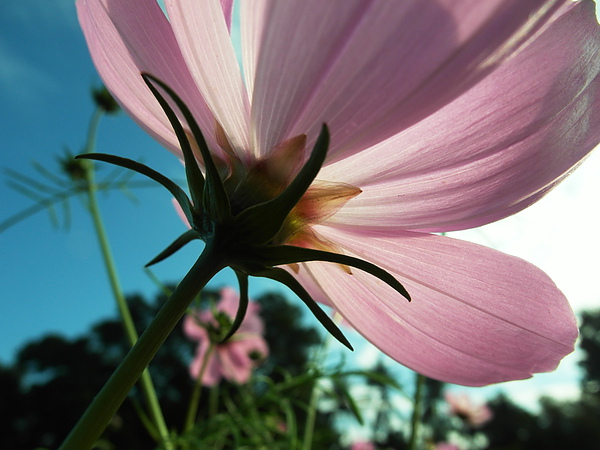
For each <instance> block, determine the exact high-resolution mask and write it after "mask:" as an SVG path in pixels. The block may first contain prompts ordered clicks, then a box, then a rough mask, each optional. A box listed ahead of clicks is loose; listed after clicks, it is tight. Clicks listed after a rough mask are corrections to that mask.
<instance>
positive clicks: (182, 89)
mask: <svg viewBox="0 0 600 450" xmlns="http://www.w3.org/2000/svg"><path fill="white" fill-rule="evenodd" d="M77 13H78V16H79V22H80V24H81V27H82V29H83V33H84V35H85V38H86V41H87V44H88V47H89V49H90V52H91V55H92V59H93V60H94V63H95V65H96V68H97V70H98V72H99V74H100V76H101V77H102V80H103V81H104V83H105V84H106V86H107V88H108V89H109V90H110V91H111V93H112V94H113V95H114V96H115V98H116V99H117V100H118V101H119V103H120V104H121V106H122V107H123V109H125V111H127V113H128V114H129V115H130V116H131V117H132V118H133V119H134V120H135V121H136V122H137V123H138V124H139V125H140V126H141V127H142V128H144V129H145V130H146V131H147V132H148V133H149V134H150V135H152V136H153V137H154V138H156V139H157V140H158V141H159V142H161V143H162V144H163V145H165V146H166V147H167V148H169V149H170V150H171V151H172V152H174V153H175V154H177V155H178V156H180V155H181V150H180V149H179V144H178V142H177V139H176V137H175V134H174V133H173V130H172V128H171V125H170V124H169V122H168V120H167V118H166V116H165V114H164V112H163V110H162V109H161V107H160V105H159V104H158V102H157V101H156V99H155V98H154V96H153V95H152V93H151V92H150V90H149V89H148V88H147V86H146V84H145V83H144V81H143V80H142V77H141V72H148V73H151V74H152V75H154V76H156V77H158V78H160V79H161V80H163V81H164V82H165V83H167V84H168V85H169V86H171V88H173V89H174V90H175V91H176V92H177V94H178V95H179V96H181V98H182V99H183V100H184V101H185V103H186V104H187V105H188V107H189V108H190V109H191V111H192V112H193V114H194V116H195V118H196V120H197V121H198V123H199V124H200V126H201V127H202V129H203V130H207V131H208V133H207V139H208V141H209V142H213V141H214V139H213V134H214V128H215V119H214V117H213V115H212V113H211V112H210V111H209V109H208V107H207V106H206V103H205V102H204V100H203V98H202V96H201V94H200V92H199V91H198V88H197V87H196V84H195V82H194V80H193V79H192V77H191V75H190V72H189V70H188V69H187V66H186V64H185V62H184V60H183V57H182V55H181V52H180V51H179V47H178V44H177V41H176V40H175V36H174V35H173V31H172V30H171V26H170V24H169V21H168V20H167V18H166V17H165V15H164V13H163V12H162V10H161V9H160V7H159V6H158V4H157V3H156V2H155V1H139V0H136V1H133V0H78V1H77ZM213 147H214V145H213Z"/></svg>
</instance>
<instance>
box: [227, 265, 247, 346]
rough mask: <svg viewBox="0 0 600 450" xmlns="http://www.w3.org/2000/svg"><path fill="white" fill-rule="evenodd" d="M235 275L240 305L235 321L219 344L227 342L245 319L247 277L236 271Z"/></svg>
mask: <svg viewBox="0 0 600 450" xmlns="http://www.w3.org/2000/svg"><path fill="white" fill-rule="evenodd" d="M235 275H236V276H237V279H238V283H239V285H240V304H239V306H238V310H237V312H236V314H235V319H234V320H233V323H232V324H231V328H230V329H229V331H228V332H227V334H226V335H225V337H224V338H223V339H221V342H220V343H221V344H222V343H223V342H225V341H227V340H228V339H229V338H230V337H231V336H233V335H234V333H235V332H236V331H237V330H239V328H240V325H241V324H242V322H243V321H244V317H246V311H247V310H248V275H246V274H245V273H242V272H240V271H238V270H236V271H235Z"/></svg>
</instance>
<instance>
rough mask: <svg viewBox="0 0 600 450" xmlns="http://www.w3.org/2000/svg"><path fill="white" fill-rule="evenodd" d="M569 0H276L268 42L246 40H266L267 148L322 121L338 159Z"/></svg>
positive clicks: (262, 103)
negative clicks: (327, 130) (329, 133)
mask: <svg viewBox="0 0 600 450" xmlns="http://www.w3.org/2000/svg"><path fill="white" fill-rule="evenodd" d="M564 3H566V2H564V1H562V0H560V1H543V0H535V1H527V2H524V1H522V0H486V1H480V0H462V1H455V0H413V1H403V2H390V1H388V0H371V1H366V0H356V1H352V0H339V1H334V0H329V1H327V2H323V1H322V0H304V1H296V2H281V1H279V0H271V1H270V2H268V3H267V5H268V6H267V7H266V8H264V9H265V12H266V14H268V16H267V17H266V18H265V17H258V20H259V21H260V25H262V31H261V33H260V34H259V35H260V36H261V39H260V42H257V39H256V38H254V39H251V42H244V43H243V45H257V44H259V45H260V47H259V49H258V50H255V51H253V52H250V53H252V54H253V55H255V56H254V61H256V64H255V70H256V74H255V76H254V78H253V79H254V87H253V90H252V92H253V94H252V123H253V129H254V130H255V132H256V136H255V139H256V141H257V145H258V147H259V150H260V151H261V152H263V153H265V152H268V151H269V150H270V149H271V148H272V147H273V146H274V145H276V144H277V143H279V142H280V141H282V140H283V139H285V138H288V137H291V136H294V135H298V134H302V133H307V134H308V135H309V138H311V137H312V138H314V137H315V136H316V134H317V133H318V130H319V128H320V127H321V124H322V123H323V122H326V123H327V124H328V125H329V126H330V129H331V135H332V148H331V151H330V154H329V158H330V159H331V160H335V159H337V158H343V157H345V156H347V155H348V154H349V153H351V152H352V151H360V150H361V149H364V148H367V147H368V146H371V145H374V144H375V143H377V142H380V141H382V140H383V139H385V138H388V137H390V136H392V135H394V134H396V133H398V132H399V131H401V130H402V129H404V128H406V127H408V126H410V125H412V124H414V123H415V122H417V121H418V120H420V119H422V118H423V117H426V116H427V115H429V114H431V113H432V112H433V111H435V110H437V109H439V108H440V107H441V106H442V105H444V104H446V103H447V102H449V101H450V100H452V99H453V98H455V97H456V96H457V95H459V94H460V93H462V92H464V91H465V90H466V89H468V88H469V87H471V86H473V85H474V84H475V83H476V82H477V81H479V80H480V79H481V78H482V77H483V76H485V75H486V74H488V73H489V72H490V71H492V70H493V69H494V68H495V67H496V66H497V65H498V64H500V63H501V62H502V61H503V60H504V59H505V58H506V57H507V56H509V55H510V54H511V53H512V51H513V50H514V49H515V48H516V47H518V46H519V45H520V44H521V43H522V42H523V41H524V40H525V39H527V38H528V37H529V36H531V34H532V33H533V32H534V31H535V30H537V29H538V27H539V26H541V25H543V24H544V23H545V21H546V20H547V19H548V17H549V16H550V15H551V13H553V12H554V11H555V10H556V9H557V8H559V7H560V6H561V5H562V4H564ZM245 11H246V10H245ZM253 19H256V15H252V14H249V15H248V16H244V17H242V20H243V21H245V20H249V21H250V20H253ZM260 25H256V26H255V27H253V28H257V27H258V26H260ZM252 36H254V37H256V36H257V32H256V31H255V32H254V33H252ZM309 141H310V139H309ZM309 144H310V142H309ZM309 148H310V145H309Z"/></svg>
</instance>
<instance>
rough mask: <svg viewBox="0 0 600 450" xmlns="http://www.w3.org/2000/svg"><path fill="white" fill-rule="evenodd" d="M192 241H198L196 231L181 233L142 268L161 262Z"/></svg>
mask: <svg viewBox="0 0 600 450" xmlns="http://www.w3.org/2000/svg"><path fill="white" fill-rule="evenodd" d="M194 239H200V236H199V235H198V232H197V231H196V230H187V231H186V232H185V233H183V234H182V235H181V236H179V237H178V238H177V239H175V240H174V241H173V242H172V243H171V244H170V245H169V246H168V247H167V248H165V249H164V250H163V251H162V252H160V253H159V254H158V255H157V256H156V257H154V259H152V261H150V262H149V263H148V264H146V265H145V266H144V267H150V266H152V265H153V264H156V263H158V262H160V261H162V260H163V259H166V258H168V257H169V256H171V255H172V254H173V253H175V252H176V251H177V250H179V249H180V248H182V247H183V246H184V245H186V244H187V243H189V242H191V241H193V240H194Z"/></svg>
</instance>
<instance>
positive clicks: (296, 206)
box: [79, 74, 410, 349]
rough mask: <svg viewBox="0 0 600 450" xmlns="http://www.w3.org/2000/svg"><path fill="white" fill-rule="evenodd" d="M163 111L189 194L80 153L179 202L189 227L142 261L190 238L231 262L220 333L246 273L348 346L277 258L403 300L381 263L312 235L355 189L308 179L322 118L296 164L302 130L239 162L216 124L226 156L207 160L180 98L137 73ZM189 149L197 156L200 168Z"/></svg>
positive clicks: (322, 140) (243, 291)
mask: <svg viewBox="0 0 600 450" xmlns="http://www.w3.org/2000/svg"><path fill="white" fill-rule="evenodd" d="M142 77H143V78H144V81H145V82H146V84H147V86H148V88H149V89H150V90H151V91H152V93H153V94H154V96H155V97H156V99H157V100H158V102H159V103H160V105H161V107H162V108H163V110H164V112H165V114H166V115H167V117H168V119H169V121H170V123H171V125H172V127H173V129H174V131H175V134H176V135H177V138H178V141H179V143H180V145H181V150H182V152H183V157H184V162H185V170H186V178H187V182H188V187H189V192H190V196H191V198H189V197H188V196H187V194H186V193H185V192H184V191H183V190H182V189H181V188H180V187H179V186H177V185H176V184H175V183H174V182H172V181H171V180H169V179H168V178H166V177H165V176H163V175H161V174H160V173H158V172H156V171H154V170H153V169H150V168H149V167H147V166H145V165H143V164H140V163H138V162H136V161H132V160H129V159H125V158H120V157H117V156H113V155H106V154H99V153H93V154H85V155H80V156H79V158H89V159H95V160H100V161H105V162H109V163H112V164H116V165H119V166H122V167H126V168H129V169H131V170H134V171H137V172H139V173H141V174H143V175H146V176H148V177H150V178H152V179H153V180H155V181H157V182H158V183H160V184H162V185H163V186H164V187H165V188H167V189H168V190H169V192H170V193H171V194H172V195H173V197H174V198H175V200H176V201H177V202H178V203H179V205H180V207H181V209H182V211H183V214H184V215H185V217H186V219H187V221H188V223H189V225H190V227H191V229H190V230H188V231H187V232H185V233H184V234H183V235H181V236H180V237H179V238H178V239H176V240H175V241H174V242H173V243H172V244H171V245H170V246H169V247H168V248H167V249H165V250H164V251H163V252H162V253H161V254H159V255H158V256H157V257H156V258H154V259H153V260H152V261H150V263H148V265H150V264H154V263H156V262H159V261H161V260H162V259H164V258H166V257H168V256H170V255H171V254H173V253H174V252H176V251H177V250H178V249H180V248H181V247H183V246H184V245H185V244H187V243H188V242H190V241H191V240H194V239H201V240H203V241H204V242H205V243H206V247H205V250H206V248H208V247H209V246H210V247H211V248H217V249H218V252H219V255H222V257H223V260H224V261H225V263H224V264H223V267H227V266H229V267H231V268H232V269H233V270H234V272H235V274H236V276H237V278H238V281H239V285H240V303H239V308H238V311H237V314H236V317H235V319H234V321H233V324H232V325H231V327H230V329H229V331H228V332H227V333H226V334H225V336H224V337H223V341H225V340H227V339H228V338H229V337H231V335H233V333H235V331H236V330H237V329H238V328H239V326H240V324H241V322H242V320H243V318H244V315H245V313H246V309H247V306H248V276H250V275H251V276H258V277H264V278H270V279H273V280H276V281H279V282H281V283H283V284H285V285H286V286H287V287H289V288H290V289H291V290H292V291H293V292H294V293H295V294H296V295H298V297H300V299H301V300H302V301H303V302H304V303H305V304H306V305H307V306H308V307H309V309H310V310H311V312H312V313H313V314H314V315H315V317H316V318H317V319H318V320H319V321H320V322H321V323H322V324H323V325H324V326H325V328H326V329H327V330H328V331H329V332H330V333H331V334H333V336H334V337H336V338H337V339H338V340H339V341H340V342H342V343H343V344H344V345H346V346H347V347H348V348H350V349H351V348H352V347H351V345H350V343H349V342H348V340H347V339H346V338H345V337H344V336H343V334H342V333H341V331H340V330H339V328H338V327H337V326H336V325H335V324H334V323H333V321H332V320H331V319H330V317H329V316H328V315H327V314H326V313H325V312H324V311H323V310H322V309H321V308H320V307H319V306H318V305H317V303H316V302H315V301H314V300H313V299H312V298H311V296H310V295H309V294H308V292H307V291H306V290H305V289H304V288H303V287H302V285H301V284H300V283H299V282H298V281H297V280H296V278H294V277H293V275H292V274H291V273H290V272H288V271H287V270H284V269H282V268H280V267H278V266H283V265H287V266H289V267H290V268H291V269H292V270H295V269H296V268H297V266H296V265H297V264H298V263H301V262H308V261H326V262H332V263H335V264H338V265H340V266H341V267H342V268H343V270H344V271H345V272H346V274H351V271H350V267H354V268H357V269H360V270H363V271H366V272H368V273H370V274H371V275H373V276H376V277H377V278H379V279H380V280H382V281H384V282H385V283H387V284H388V285H390V286H391V287H392V288H394V289H395V290H396V291H397V292H398V293H400V294H401V295H402V296H404V297H405V298H406V299H408V300H410V296H409V294H408V292H407V291H406V289H405V288H404V287H403V286H402V285H401V284H400V283H399V282H398V281H397V280H396V279H395V278H394V277H393V276H392V275H390V274H389V273H388V272H386V271H385V270H383V269H381V268H379V267H377V266H375V265H373V264H371V263H369V262H367V261H364V260H361V259H358V258H354V257H351V256H347V255H344V254H343V253H341V250H340V249H338V248H336V246H335V245H334V244H332V243H331V242H329V241H326V240H324V239H323V238H321V237H320V236H318V235H317V234H316V233H315V232H314V231H313V230H312V226H313V225H315V224H318V223H320V222H322V221H324V220H325V219H327V218H328V217H330V216H331V215H333V214H334V213H335V212H336V211H338V210H339V209H340V208H341V207H342V206H343V205H344V204H345V203H346V202H347V201H348V200H350V199H351V198H353V197H355V196H357V195H359V194H360V192H361V190H360V189H359V188H357V187H355V186H351V185H348V184H344V183H331V182H324V181H316V180H315V177H316V176H317V173H318V172H319V170H320V169H321V166H322V165H323V162H324V161H325V157H326V154H327V149H328V146H329V131H328V128H327V126H326V125H323V127H322V129H321V133H320V135H319V137H318V139H317V142H316V144H315V147H314V148H313V150H312V152H311V154H310V156H309V158H308V160H307V161H306V162H305V163H304V165H303V166H301V167H298V165H299V164H298V160H297V159H298V157H297V155H299V154H304V153H303V151H302V150H303V149H304V146H305V143H306V137H305V136H304V135H300V136H296V137H293V138H291V139H289V140H287V141H285V142H282V143H281V144H279V145H278V146H277V147H276V148H275V149H273V151H272V152H271V156H270V157H269V158H267V159H261V160H258V161H255V162H254V163H253V164H252V165H251V167H250V168H247V167H244V166H243V165H242V164H241V162H239V160H237V158H236V157H235V156H234V152H233V151H232V149H231V148H230V147H229V143H228V141H227V138H226V135H225V132H224V131H223V129H222V128H221V127H220V126H217V142H218V144H219V145H220V147H221V148H222V149H223V150H224V151H225V152H226V153H227V155H228V156H230V157H231V158H230V160H228V161H226V162H225V161H220V160H215V159H214V158H213V155H212V154H211V152H210V150H209V149H208V146H207V144H206V141H205V139H204V136H203V134H202V132H201V131H200V129H199V127H198V125H197V123H196V121H195V120H194V118H193V116H192V114H191V113H190V111H189V109H188V108H187V106H186V105H185V104H184V103H183V101H182V100H181V99H180V98H179V97H178V96H177V94H176V93H175V92H173V90H172V89H171V88H169V86H167V85H166V84H165V83H163V82H162V81H160V80H159V79H157V78H155V77H154V76H152V75H149V74H142ZM158 88H160V89H161V91H162V92H165V93H166V94H167V95H168V97H169V98H170V100H172V101H173V102H174V103H175V105H176V106H177V108H178V109H179V111H180V113H181V115H182V116H183V119H184V120H185V122H186V123H187V125H188V127H189V131H187V130H185V129H184V127H183V125H182V122H183V120H180V118H179V117H178V116H177V114H176V113H175V111H174V110H173V108H172V107H171V106H170V104H169V102H168V101H167V99H166V98H165V96H163V94H161V91H159V89H158ZM195 154H199V156H200V158H201V159H202V162H203V164H204V172H205V173H204V174H203V173H202V171H201V170H200V167H199V165H198V162H197V159H196V156H195Z"/></svg>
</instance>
